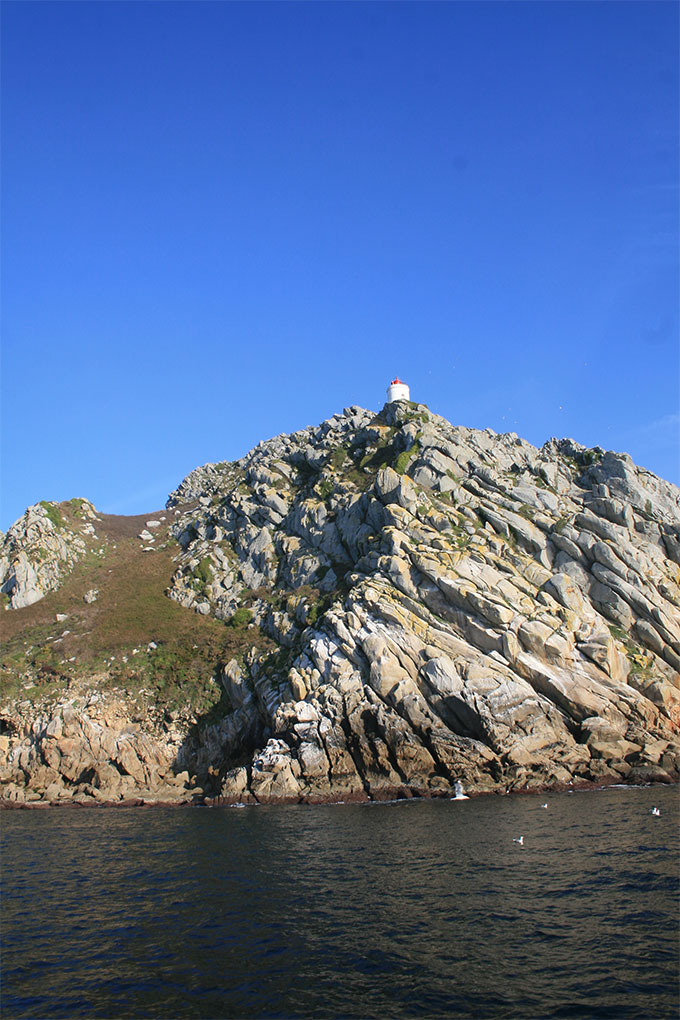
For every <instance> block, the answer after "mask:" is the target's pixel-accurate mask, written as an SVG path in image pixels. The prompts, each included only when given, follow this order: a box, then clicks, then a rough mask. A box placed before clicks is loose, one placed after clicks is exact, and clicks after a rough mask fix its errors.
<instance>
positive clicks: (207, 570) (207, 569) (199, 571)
mask: <svg viewBox="0 0 680 1020" xmlns="http://www.w3.org/2000/svg"><path fill="white" fill-rule="evenodd" d="M193 574H194V577H196V578H198V580H199V581H201V582H202V583H203V585H204V586H205V585H206V584H209V583H210V581H212V576H213V568H212V561H211V559H210V557H209V556H204V557H203V559H202V560H201V562H200V563H199V564H198V566H197V567H196V568H195V569H194V571H193Z"/></svg>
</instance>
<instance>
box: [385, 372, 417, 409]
mask: <svg viewBox="0 0 680 1020" xmlns="http://www.w3.org/2000/svg"><path fill="white" fill-rule="evenodd" d="M410 399H411V391H410V390H409V388H408V386H407V385H406V383H405V382H402V381H401V379H400V378H399V376H397V377H396V378H395V379H393V380H392V382H391V383H390V385H389V386H388V387H387V403H388V404H391V403H392V401H393V400H410Z"/></svg>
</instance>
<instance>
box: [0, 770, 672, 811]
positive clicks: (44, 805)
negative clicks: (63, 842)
mask: <svg viewBox="0 0 680 1020" xmlns="http://www.w3.org/2000/svg"><path fill="white" fill-rule="evenodd" d="M650 786H662V787H668V786H680V780H672V779H669V780H660V779H656V780H650V779H640V780H639V781H638V782H635V781H629V782H625V781H623V780H622V778H621V777H620V776H612V777H611V778H606V777H605V778H602V779H600V780H597V781H595V780H587V779H583V780H578V781H577V782H573V783H559V784H556V785H554V786H534V787H531V789H500V788H499V789H497V790H479V791H474V790H470V791H469V792H468V793H467V794H466V795H465V797H448V796H446V795H445V794H439V793H434V794H427V793H423V792H422V791H410V790H409V791H405V790H404V789H403V788H402V789H399V790H393V789H387V788H386V789H385V790H384V791H383V792H384V794H385V795H384V796H373V797H369V796H368V795H366V796H364V797H361V796H358V795H356V794H355V795H354V796H349V797H347V798H343V799H342V800H337V799H335V798H331V797H323V796H319V797H310V798H307V799H303V800H289V799H285V798H276V799H272V800H262V801H258V800H255V799H251V800H248V801H239V800H228V799H226V798H222V797H219V796H215V797H201V798H199V799H196V800H147V799H145V798H144V797H127V798H126V799H125V800H120V801H113V800H110V801H95V800H92V799H90V798H88V799H87V800H84V799H74V798H71V799H68V800H67V799H64V800H51V801H50V800H34V801H10V800H0V811H47V810H50V809H57V810H59V809H62V808H66V809H69V808H70V809H74V810H79V809H87V810H89V809H92V808H103V809H110V808H114V809H115V808H177V809H180V808H186V809H196V808H207V809H223V808H254V807H296V806H297V807H317V806H325V807H330V806H338V807H340V806H342V805H345V804H347V805H349V804H364V805H368V804H375V805H379V804H396V803H403V802H405V801H416V800H423V801H425V800H441V801H447V800H448V801H456V800H458V801H462V800H474V799H476V798H478V797H511V796H520V797H531V796H538V795H546V794H556V793H582V792H587V791H597V790H607V789H611V788H612V787H620V788H622V789H630V790H634V789H636V788H639V789H643V788H645V787H650Z"/></svg>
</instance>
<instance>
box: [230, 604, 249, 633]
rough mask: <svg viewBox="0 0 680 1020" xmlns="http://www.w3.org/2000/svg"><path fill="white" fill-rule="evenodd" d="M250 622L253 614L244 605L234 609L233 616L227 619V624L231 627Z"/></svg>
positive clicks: (244, 625) (241, 625) (246, 624)
mask: <svg viewBox="0 0 680 1020" xmlns="http://www.w3.org/2000/svg"><path fill="white" fill-rule="evenodd" d="M252 622H253V614H252V613H251V611H250V610H249V609H246V607H245V606H241V607H240V608H239V609H237V610H236V612H235V613H234V614H233V616H231V617H230V619H229V620H227V626H228V627H233V628H237V627H247V626H248V624H249V623H252Z"/></svg>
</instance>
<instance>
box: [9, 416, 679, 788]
mask: <svg viewBox="0 0 680 1020" xmlns="http://www.w3.org/2000/svg"><path fill="white" fill-rule="evenodd" d="M188 501H192V502H191V503H190V508H189V509H184V510H179V509H177V510H176V521H175V524H174V526H173V531H174V535H175V537H176V539H177V541H178V542H179V544H180V547H181V554H180V556H179V559H178V562H177V569H176V571H175V573H174V576H173V578H172V581H171V583H170V586H169V589H168V592H167V594H168V595H169V597H170V598H172V599H174V600H175V601H177V602H179V603H180V604H181V605H183V606H185V607H186V608H187V609H188V610H193V611H195V612H197V613H200V614H204V615H213V616H215V617H217V618H218V619H222V620H224V621H225V625H227V626H231V627H234V626H240V627H246V628H247V627H250V628H260V629H261V630H262V631H264V632H265V633H266V635H268V637H269V638H270V639H272V640H273V641H274V642H275V644H276V646H277V648H278V651H276V652H275V653H267V654H264V653H262V652H260V653H258V652H257V651H256V650H255V649H254V648H253V649H252V650H251V652H250V653H248V654H246V655H243V656H240V657H237V658H234V659H233V660H231V661H229V662H227V663H224V664H223V667H222V669H221V674H220V680H221V683H222V687H223V690H224V704H225V705H226V709H225V711H224V712H223V714H222V715H221V716H220V717H219V718H217V719H215V718H213V719H211V720H210V722H209V723H206V725H204V726H202V727H201V728H200V730H199V729H197V728H196V727H194V728H193V729H192V730H191V732H187V733H185V734H184V738H183V741H182V744H181V749H179V750H178V748H177V747H175V750H174V754H175V757H174V759H172V760H170V758H168V757H167V755H168V754H170V750H166V752H164V753H165V758H164V764H163V765H162V768H166V767H169V766H170V765H171V764H174V768H175V771H177V769H179V768H180V767H182V768H183V767H185V766H186V768H187V769H188V771H190V772H191V774H192V775H194V776H195V777H196V780H195V781H196V783H198V784H199V785H200V787H201V789H203V790H204V791H205V792H206V794H207V796H208V797H210V798H212V799H213V800H214V801H215V802H218V803H219V802H227V803H228V802H244V803H248V802H268V801H300V800H304V801H319V800H328V799H334V800H349V799H366V798H385V797H392V796H397V795H431V796H452V795H453V792H454V784H455V783H456V782H457V781H462V782H463V783H464V785H465V788H466V789H467V790H468V792H474V791H476V792H484V791H493V790H511V789H526V788H528V789H531V788H538V787H542V786H546V785H556V784H564V783H569V782H574V781H614V780H627V781H638V782H641V781H652V780H658V781H664V782H668V781H677V779H678V775H679V772H680V742H679V741H678V724H679V722H680V694H679V691H678V688H679V685H680V682H679V677H678V670H679V669H680V614H679V609H680V587H679V584H680V568H679V565H680V491H679V490H678V489H676V488H675V487H674V486H672V485H670V484H668V483H666V482H664V481H662V480H661V479H659V478H657V477H655V476H654V475H652V474H650V473H649V472H647V471H644V470H642V469H640V468H638V467H636V466H635V465H634V464H633V462H632V461H631V459H630V458H629V457H628V456H627V455H625V454H617V453H612V452H605V451H603V450H600V449H599V448H595V449H594V450H587V449H584V448H583V447H581V446H579V445H578V444H576V443H574V442H572V441H570V440H550V442H548V443H546V444H545V445H544V446H543V447H542V448H541V449H536V448H535V447H533V446H531V445H530V444H528V443H526V442H524V441H523V440H521V439H519V438H518V437H517V436H516V435H514V434H504V435H496V434H495V433H493V432H492V431H491V430H486V431H477V430H473V429H468V428H464V427H460V426H458V427H456V426H452V425H451V424H450V423H449V422H447V421H446V420H444V419H443V418H440V417H438V416H437V415H434V414H432V413H431V412H430V411H429V410H428V409H427V408H426V407H425V406H424V405H416V404H410V403H406V402H398V403H393V404H388V405H386V407H385V408H384V409H383V411H382V412H381V413H380V414H379V415H375V414H373V413H372V412H369V411H365V410H362V409H361V408H357V407H352V408H349V409H346V410H345V411H344V412H343V414H339V415H335V416H334V417H333V418H331V419H330V420H329V421H326V422H324V423H322V424H321V425H320V426H318V427H317V428H307V429H304V430H301V431H300V432H297V433H294V434H293V435H290V436H277V437H275V438H274V439H272V440H269V441H268V442H265V443H260V444H259V445H258V447H257V448H255V449H254V450H252V451H251V452H250V453H249V454H248V455H247V456H246V457H244V458H243V459H242V460H240V461H238V462H236V463H233V464H226V463H225V464H220V465H207V466H206V467H204V468H199V469H197V470H196V471H194V472H192V473H191V474H190V475H189V476H188V477H187V478H186V479H185V480H184V481H183V482H182V484H181V485H180V486H179V488H178V489H177V490H176V491H175V492H174V493H173V494H172V495H171V496H170V499H169V500H168V507H169V508H178V507H179V506H180V505H182V504H183V505H185V506H186V504H187V502H188ZM15 527H16V526H15ZM8 537H9V536H8ZM32 725H33V724H32ZM33 729H35V726H34V725H33ZM39 732H40V733H42V732H43V731H42V730H40V731H39ZM32 733H33V730H32ZM24 739H29V737H26V738H24ZM46 739H48V738H47V737H42V736H41V737H40V738H39V739H36V736H35V733H33V735H32V736H31V737H30V740H32V741H33V744H32V746H35V747H36V748H37V749H38V750H37V758H39V759H40V760H41V761H42V762H43V763H44V764H45V766H46V767H54V768H57V771H59V769H58V766H52V765H51V764H50V763H49V762H48V761H47V758H46V756H45V747H46V746H48V745H46V744H45V740H46ZM88 753H89V752H88ZM22 754H23V752H19V759H21V761H22V762H23V763H24V764H22V765H21V767H22V768H24V767H25V763H26V761H27V756H26V754H23V758H21V755H22ZM135 754H136V755H137V758H138V759H139V761H140V762H142V763H143V764H144V762H145V759H144V758H143V757H142V756H141V755H140V754H139V753H138V752H137V750H135ZM147 758H148V755H147ZM19 759H16V758H15V759H13V761H15V760H16V761H18V760H19ZM107 760H110V761H113V760H114V759H113V757H110V758H109V759H107ZM116 761H118V762H119V764H120V754H119V756H118V758H117V759H116ZM121 767H122V768H123V769H124V770H125V773H126V774H127V775H129V776H132V777H133V779H134V781H135V782H136V783H137V785H138V787H139V788H141V786H140V784H141V783H142V782H144V783H147V784H148V782H149V781H150V780H149V777H148V776H147V775H146V773H145V774H144V776H143V777H142V774H141V773H140V774H139V776H137V777H135V776H134V769H132V768H130V769H128V766H127V765H126V764H125V763H124V762H123V763H122V766H121ZM144 767H146V765H145V766H144ZM159 767H161V766H159ZM62 774H63V770H62ZM83 774H85V773H83ZM166 774H167V773H166ZM87 775H88V776H89V775H90V773H87ZM88 783H90V785H91V786H93V787H94V788H96V784H95V783H93V782H92V781H91V780H90V779H89V778H88ZM47 795H48V794H47V788H46V789H45V793H44V794H41V796H47ZM48 799H49V798H48Z"/></svg>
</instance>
